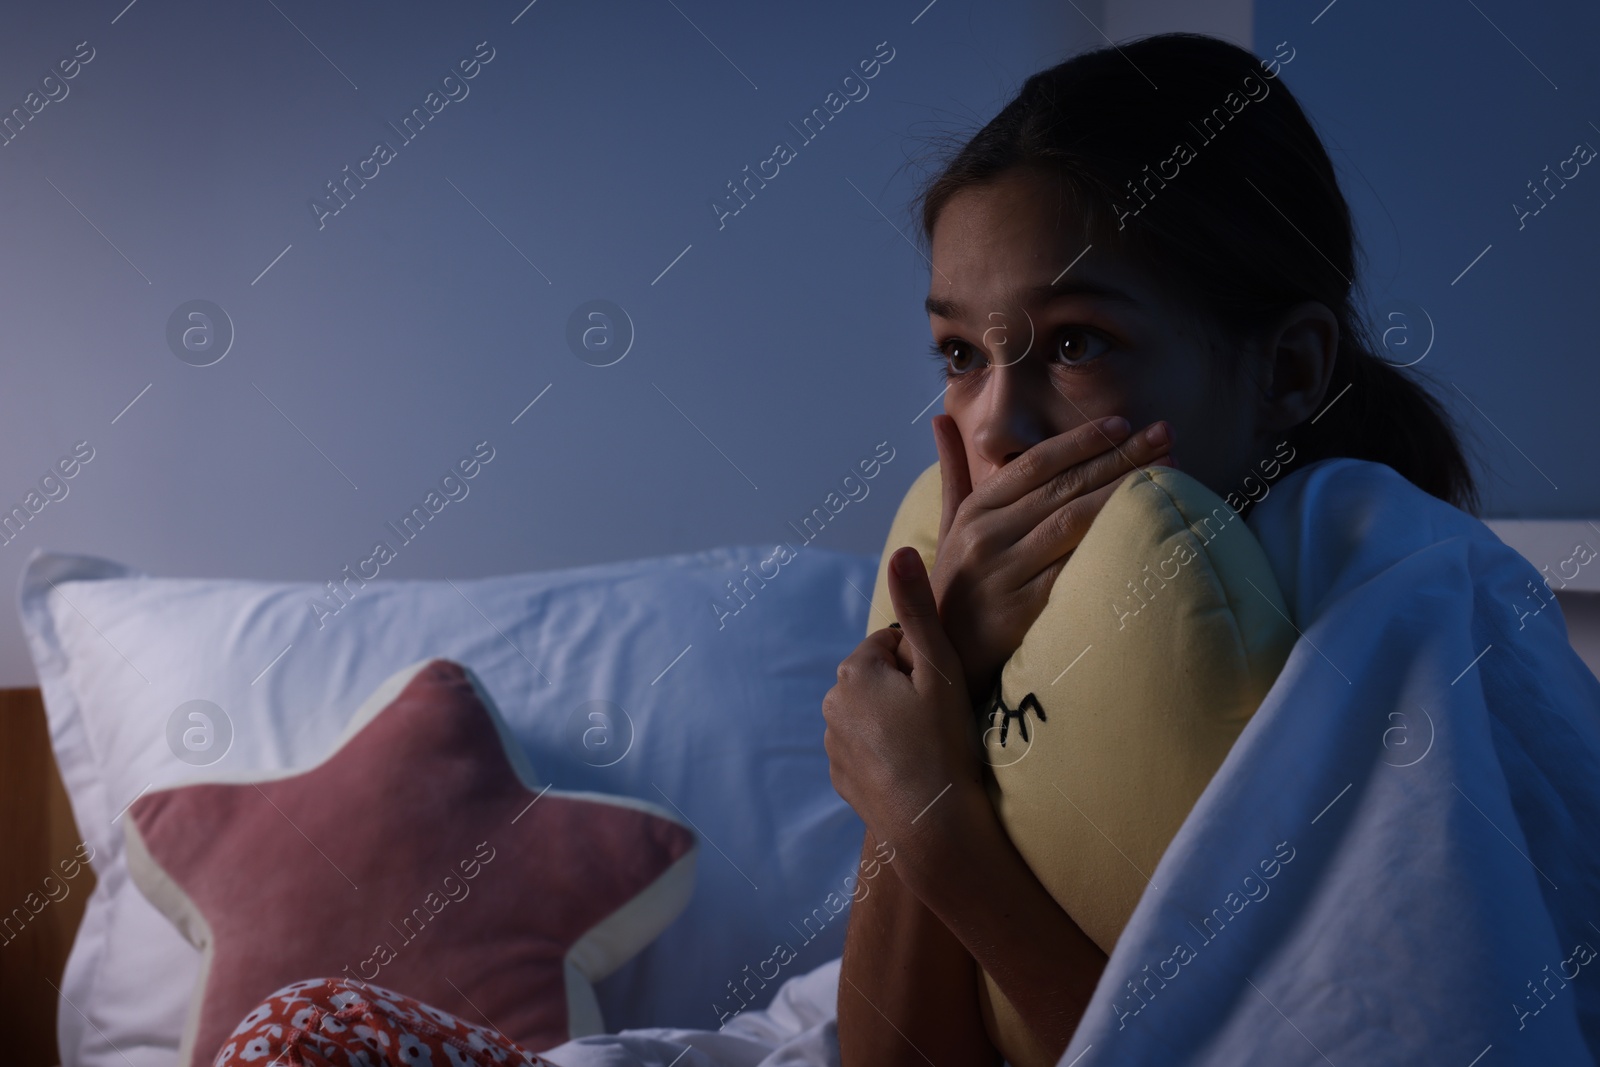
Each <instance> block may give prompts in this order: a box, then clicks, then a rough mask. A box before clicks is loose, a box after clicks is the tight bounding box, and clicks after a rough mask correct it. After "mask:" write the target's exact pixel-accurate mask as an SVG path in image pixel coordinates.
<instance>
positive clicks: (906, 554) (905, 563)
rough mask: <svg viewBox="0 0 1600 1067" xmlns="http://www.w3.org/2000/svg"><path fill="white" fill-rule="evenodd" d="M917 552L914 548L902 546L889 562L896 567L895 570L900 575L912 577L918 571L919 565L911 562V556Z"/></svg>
mask: <svg viewBox="0 0 1600 1067" xmlns="http://www.w3.org/2000/svg"><path fill="white" fill-rule="evenodd" d="M916 554H917V550H916V549H914V548H902V549H900V550H899V551H898V552H896V553H895V554H894V558H893V559H891V560H890V561H889V563H890V565H891V566H893V567H894V572H895V573H896V574H898V575H899V576H900V577H902V578H910V577H911V576H912V575H914V574H916V573H917V565H916V564H915V563H912V562H911V557H912V556H914V555H916Z"/></svg>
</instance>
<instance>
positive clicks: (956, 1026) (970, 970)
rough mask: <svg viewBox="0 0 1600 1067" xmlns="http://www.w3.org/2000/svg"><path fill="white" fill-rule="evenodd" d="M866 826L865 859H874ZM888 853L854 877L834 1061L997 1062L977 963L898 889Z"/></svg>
mask: <svg viewBox="0 0 1600 1067" xmlns="http://www.w3.org/2000/svg"><path fill="white" fill-rule="evenodd" d="M876 850H877V843H876V841H874V839H873V836H872V831H871V830H868V831H867V836H866V839H865V841H863V842H862V845H861V860H862V864H863V866H865V865H866V864H867V863H868V862H872V861H875V858H876V856H877V855H878V853H877V851H876ZM898 859H899V853H898V851H896V852H895V853H894V859H893V860H892V861H890V862H887V863H883V864H881V865H880V866H879V868H878V873H877V876H876V877H874V878H872V879H871V880H870V881H865V880H864V881H862V882H860V883H859V884H860V885H862V886H866V887H867V891H866V895H864V896H862V897H861V898H860V899H858V900H857V901H856V902H855V904H854V905H852V907H851V910H850V925H849V927H848V928H847V930H846V933H845V941H844V960H843V962H842V963H841V964H840V966H839V1062H840V1063H841V1064H843V1067H857V1065H860V1064H869V1065H879V1064H881V1065H883V1067H900V1065H906V1067H913V1065H914V1067H922V1065H923V1064H927V1063H931V1064H934V1065H936V1067H944V1065H945V1064H958V1065H966V1064H971V1065H974V1067H980V1065H998V1064H999V1063H1000V1062H1001V1057H1000V1054H999V1053H998V1052H997V1051H995V1048H994V1046H993V1045H991V1044H990V1043H989V1038H988V1035H987V1033H986V1032H985V1030H984V1025H983V1018H982V1015H981V1014H980V1013H979V1010H978V983H979V982H980V981H981V979H980V978H979V976H978V968H977V965H976V964H975V963H974V962H973V960H972V956H971V954H970V953H968V951H967V949H966V948H965V946H963V945H962V944H961V942H960V941H958V940H956V938H955V937H954V936H953V935H952V934H951V933H950V931H949V930H948V929H946V928H945V925H944V923H943V922H942V921H941V920H940V919H939V917H938V916H937V915H935V914H934V913H933V912H931V911H929V910H928V909H927V908H926V907H925V906H924V905H923V903H922V902H921V901H920V900H918V899H917V897H916V895H915V894H913V893H912V892H910V890H908V889H907V888H906V887H905V884H904V883H903V882H902V881H901V880H900V876H899V874H898V873H897V872H896V870H895V867H896V862H897V861H898Z"/></svg>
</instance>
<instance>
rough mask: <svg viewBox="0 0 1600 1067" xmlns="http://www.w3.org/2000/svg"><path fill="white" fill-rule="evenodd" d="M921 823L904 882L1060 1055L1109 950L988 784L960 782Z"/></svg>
mask: <svg viewBox="0 0 1600 1067" xmlns="http://www.w3.org/2000/svg"><path fill="white" fill-rule="evenodd" d="M920 821H921V822H923V823H926V824H927V826H926V829H925V831H924V832H923V833H920V834H918V835H916V836H914V837H912V838H910V839H908V840H907V842H906V844H905V845H904V846H903V847H901V848H899V849H897V850H896V855H895V866H896V867H897V868H899V869H898V872H897V874H898V877H899V879H900V885H901V886H903V887H904V888H905V889H906V890H907V891H908V892H909V893H910V894H911V895H913V896H914V897H915V898H916V900H917V901H918V903H919V904H920V905H921V906H922V907H923V908H925V909H926V910H927V911H929V912H930V913H931V914H933V915H934V916H937V918H938V920H939V922H940V924H941V925H942V926H943V927H944V928H945V931H946V936H951V937H953V938H955V939H956V940H957V941H958V942H959V943H960V945H961V947H962V948H963V950H964V951H965V952H967V953H968V954H970V956H971V958H972V959H973V960H975V961H977V963H978V964H979V965H981V966H982V967H983V969H984V970H985V971H988V972H989V976H990V977H991V978H993V979H994V981H995V984H996V985H998V986H999V987H1000V989H1001V991H1002V992H1003V993H1005V995H1006V998H1007V999H1008V1000H1010V1001H1011V1004H1012V1006H1013V1007H1015V1008H1016V1009H1017V1013H1018V1014H1019V1015H1021V1016H1022V1020H1023V1022H1024V1023H1025V1024H1026V1025H1027V1027H1028V1029H1029V1030H1030V1031H1032V1033H1033V1036H1034V1039H1035V1040H1036V1041H1037V1042H1038V1043H1039V1044H1040V1045H1041V1046H1043V1047H1044V1048H1045V1049H1046V1050H1048V1052H1049V1053H1050V1055H1051V1056H1052V1057H1059V1056H1060V1055H1061V1053H1063V1052H1065V1051H1066V1048H1067V1044H1068V1043H1069V1042H1070V1041H1071V1040H1072V1035H1073V1032H1074V1031H1075V1030H1076V1029H1077V1027H1078V1023H1079V1021H1080V1020H1082V1018H1083V1013H1084V1011H1085V1010H1086V1009H1087V1008H1088V1006H1089V998H1090V997H1092V996H1093V995H1094V990H1095V986H1096V985H1097V984H1098V983H1099V981H1100V975H1101V972H1103V971H1104V970H1105V965H1106V954H1105V953H1104V952H1102V951H1100V946H1098V945H1096V944H1095V943H1094V941H1093V940H1092V939H1091V938H1090V937H1089V935H1087V934H1085V933H1084V932H1083V930H1082V929H1080V928H1079V926H1078V924H1077V923H1076V922H1074V921H1073V920H1072V917H1071V916H1070V915H1068V914H1067V913H1066V912H1065V911H1064V910H1062V908H1061V906H1060V905H1059V904H1057V903H1056V901H1055V898H1054V897H1052V896H1051V895H1050V893H1049V891H1048V890H1046V889H1045V887H1044V886H1043V884H1041V883H1040V881H1039V879H1038V877H1037V876H1036V875H1035V874H1034V873H1033V871H1032V869H1031V868H1029V867H1028V865H1027V863H1026V862H1025V861H1024V860H1023V858H1022V855H1021V854H1020V853H1019V852H1018V851H1017V848H1016V846H1015V845H1013V844H1012V843H1011V838H1010V837H1008V836H1007V835H1006V832H1005V828H1004V826H1002V825H1001V823H1000V819H999V817H998V816H997V815H996V814H995V810H994V805H993V804H991V803H990V801H989V796H988V793H987V792H985V790H984V788H983V786H982V785H981V783H977V782H961V781H957V782H955V783H954V784H953V786H952V787H951V789H950V791H949V792H948V793H946V794H945V795H944V796H943V797H941V798H940V799H939V801H938V802H937V803H936V804H935V805H934V806H933V807H932V808H930V809H929V811H928V812H927V815H926V817H924V818H923V819H921V820H920ZM974 973H976V972H974ZM841 1003H842V999H841ZM841 1032H842V1031H841Z"/></svg>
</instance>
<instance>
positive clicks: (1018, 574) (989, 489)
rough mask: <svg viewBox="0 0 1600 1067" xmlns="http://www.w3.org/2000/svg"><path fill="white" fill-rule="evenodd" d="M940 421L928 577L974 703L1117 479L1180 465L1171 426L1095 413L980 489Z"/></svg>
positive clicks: (955, 433)
mask: <svg viewBox="0 0 1600 1067" xmlns="http://www.w3.org/2000/svg"><path fill="white" fill-rule="evenodd" d="M933 427H934V441H935V444H936V445H937V446H938V449H939V471H940V477H941V482H942V487H943V488H942V493H943V513H942V515H941V517H940V520H939V542H938V549H937V552H936V554H935V559H934V565H933V574H932V578H931V582H932V587H933V592H934V597H935V599H936V601H937V602H938V605H939V614H940V617H941V618H942V620H943V622H944V629H945V632H946V633H947V634H948V636H949V640H950V643H951V644H952V645H953V646H954V647H955V650H956V653H957V655H958V656H959V658H960V660H961V663H962V665H963V669H964V671H965V674H966V682H967V686H968V694H967V696H968V699H969V701H970V702H971V703H972V704H976V703H978V702H979V701H980V700H982V699H983V698H984V697H985V696H986V695H987V694H988V692H989V690H990V688H991V687H992V683H993V681H994V677H995V675H996V674H997V673H998V672H999V670H1000V669H1001V667H1003V666H1004V665H1005V662H1006V660H1007V659H1008V658H1010V656H1011V654H1012V653H1013V652H1015V651H1016V650H1017V648H1018V647H1019V646H1021V644H1022V638H1023V636H1024V635H1025V634H1026V633H1027V632H1028V628H1029V627H1030V626H1032V625H1033V623H1034V620H1036V619H1037V618H1038V617H1039V614H1040V612H1042V611H1043V610H1044V606H1045V603H1046V602H1047V601H1048V600H1049V598H1050V589H1051V587H1052V586H1053V585H1054V584H1055V579H1056V575H1057V574H1059V573H1060V572H1061V568H1062V567H1064V566H1065V565H1066V562H1067V558H1068V557H1069V556H1070V555H1071V554H1072V551H1073V549H1075V548H1077V547H1078V545H1079V543H1080V542H1082V540H1083V535H1084V534H1085V533H1087V532H1088V529H1089V524H1090V523H1092V522H1093V521H1094V518H1095V516H1096V515H1098V514H1099V513H1100V509H1101V508H1102V507H1104V506H1105V503H1106V501H1107V500H1108V499H1110V497H1111V494H1112V492H1113V491H1115V489H1116V487H1117V484H1118V483H1119V482H1121V481H1122V479H1123V478H1124V477H1125V476H1126V475H1127V474H1129V473H1130V472H1132V471H1133V470H1134V469H1136V468H1138V467H1142V466H1148V465H1152V464H1165V465H1167V466H1174V464H1173V463H1172V459H1171V456H1170V454H1169V453H1170V450H1171V448H1172V431H1171V427H1170V425H1169V424H1168V423H1166V422H1157V423H1154V424H1152V425H1151V426H1147V427H1145V428H1144V429H1143V430H1142V431H1141V432H1140V433H1139V434H1137V435H1134V436H1132V437H1131V438H1130V436H1129V431H1130V427H1129V425H1128V421H1127V420H1126V419H1124V418H1122V417H1121V416H1116V415H1114V416H1111V417H1109V418H1103V419H1098V420H1095V421H1094V422H1090V423H1085V424H1083V425H1081V426H1076V427H1074V428H1073V429H1071V430H1068V431H1067V432H1065V433H1062V434H1058V435H1057V436H1055V437H1051V438H1047V439H1045V440H1043V441H1040V442H1039V443H1038V444H1035V445H1034V446H1033V447H1031V448H1029V449H1028V450H1027V451H1026V452H1024V453H1022V454H1021V455H1020V456H1018V457H1017V458H1016V459H1014V460H1012V461H1011V462H1009V463H1007V464H1006V465H1005V466H1004V467H1002V468H1000V469H999V470H998V471H996V472H995V473H994V474H993V475H991V476H990V477H989V478H988V479H987V480H985V481H984V483H983V484H982V485H980V486H978V487H977V488H976V489H974V488H973V487H972V478H971V474H970V472H969V470H968V466H967V451H966V446H965V444H964V443H963V442H962V439H961V431H960V430H959V429H958V428H957V426H956V421H955V419H953V418H951V417H950V416H948V415H936V416H934V420H933Z"/></svg>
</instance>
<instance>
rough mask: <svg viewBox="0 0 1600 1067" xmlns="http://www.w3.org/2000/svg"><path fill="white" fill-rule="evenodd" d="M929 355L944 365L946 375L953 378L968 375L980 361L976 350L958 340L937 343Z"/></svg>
mask: <svg viewBox="0 0 1600 1067" xmlns="http://www.w3.org/2000/svg"><path fill="white" fill-rule="evenodd" d="M928 354H929V355H931V356H932V357H933V358H934V360H935V361H936V362H939V363H943V364H944V371H945V374H947V375H948V376H949V377H952V378H955V377H959V376H960V375H963V374H965V373H967V372H968V371H969V370H971V369H972V368H973V366H974V365H975V364H976V363H977V361H978V359H979V356H978V353H977V350H976V349H974V348H973V347H972V346H971V345H969V344H967V342H965V341H962V340H959V339H956V338H952V339H951V340H948V341H939V342H936V343H935V344H934V345H933V347H932V348H931V349H929V352H928Z"/></svg>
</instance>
